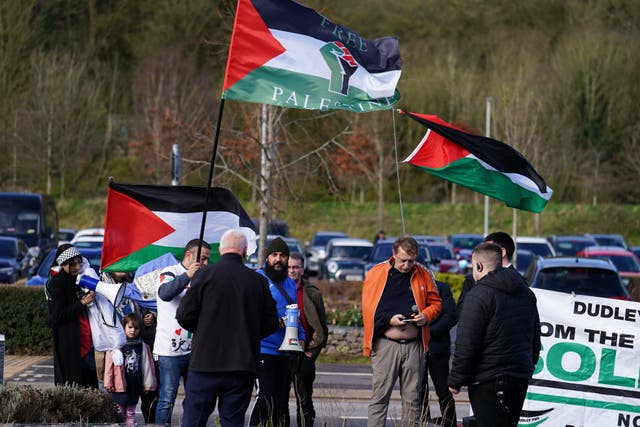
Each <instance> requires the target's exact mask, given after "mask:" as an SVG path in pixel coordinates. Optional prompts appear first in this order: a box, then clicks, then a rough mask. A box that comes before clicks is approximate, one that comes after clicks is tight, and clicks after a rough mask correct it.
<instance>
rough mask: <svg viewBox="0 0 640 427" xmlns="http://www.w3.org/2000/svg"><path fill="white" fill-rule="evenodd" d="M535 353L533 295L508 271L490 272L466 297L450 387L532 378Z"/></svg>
mask: <svg viewBox="0 0 640 427" xmlns="http://www.w3.org/2000/svg"><path fill="white" fill-rule="evenodd" d="M539 354H540V317H539V315H538V308H537V306H536V297H535V295H534V293H533V292H532V291H531V289H529V287H528V286H527V283H526V282H525V280H524V279H523V278H522V276H521V275H520V274H519V273H518V272H517V271H516V270H515V269H513V268H500V269H498V270H496V271H492V272H490V273H489V274H487V275H486V276H485V277H483V278H482V279H480V280H479V281H478V283H477V284H476V285H475V286H474V287H473V288H471V290H470V291H469V293H468V295H467V296H466V299H465V304H464V309H463V310H462V312H461V313H460V319H459V321H458V329H457V338H456V346H455V355H454V358H453V366H452V368H451V373H450V374H449V385H450V386H451V387H454V388H460V387H461V386H463V385H469V384H473V383H476V382H479V383H483V382H488V381H493V380H495V379H497V378H499V377H501V376H503V375H508V376H512V377H517V378H531V375H532V374H533V368H534V365H535V363H536V362H537V361H538V356H539Z"/></svg>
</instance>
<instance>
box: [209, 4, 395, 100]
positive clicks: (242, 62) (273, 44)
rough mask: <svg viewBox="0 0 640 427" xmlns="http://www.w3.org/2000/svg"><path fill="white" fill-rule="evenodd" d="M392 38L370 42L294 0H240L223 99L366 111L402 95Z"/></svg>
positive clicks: (393, 38)
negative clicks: (399, 88) (398, 89)
mask: <svg viewBox="0 0 640 427" xmlns="http://www.w3.org/2000/svg"><path fill="white" fill-rule="evenodd" d="M399 79H400V48H399V46H398V39H397V38H396V37H382V38H379V39H375V40H367V39H365V38H362V37H361V36H360V35H359V34H358V33H356V32H355V31H353V30H351V29H349V28H347V27H343V26H341V25H339V24H336V23H334V22H331V21H330V20H329V19H327V18H325V17H324V16H322V15H320V14H318V13H317V12H316V11H314V10H313V9H311V8H308V7H306V6H303V5H301V4H300V3H297V2H295V1H293V0H238V7H237V10H236V18H235V23H234V26H233V34H232V36H231V45H230V47H229V58H228V60H227V70H226V74H225V78H224V86H223V88H222V98H225V99H235V100H238V101H248V102H257V103H263V104H274V105H280V106H283V107H289V108H303V109H309V110H333V109H342V110H349V111H354V112H368V111H376V110H384V109H389V108H391V107H392V106H393V104H395V103H396V102H397V101H398V100H399V99H400V94H399V93H398V91H397V90H396V85H397V83H398V80H399Z"/></svg>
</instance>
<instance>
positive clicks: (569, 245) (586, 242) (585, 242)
mask: <svg viewBox="0 0 640 427" xmlns="http://www.w3.org/2000/svg"><path fill="white" fill-rule="evenodd" d="M548 240H549V242H550V243H551V246H553V249H554V250H555V251H556V255H558V256H562V255H564V256H575V255H576V254H577V253H578V252H580V251H581V250H582V248H586V247H587V246H596V245H597V244H598V242H596V241H595V240H594V239H593V238H591V237H586V236H556V235H552V236H549V239H548Z"/></svg>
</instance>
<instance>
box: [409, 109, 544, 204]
mask: <svg viewBox="0 0 640 427" xmlns="http://www.w3.org/2000/svg"><path fill="white" fill-rule="evenodd" d="M402 113H403V114H406V115H407V116H409V117H411V118H412V119H414V120H416V121H417V122H418V123H421V124H422V125H424V126H426V127H427V128H429V129H428V130H427V133H426V134H425V136H424V138H422V141H420V143H419V144H418V146H417V147H416V149H415V150H414V151H413V153H411V154H410V155H409V157H407V158H406V159H405V160H404V161H405V162H407V163H410V164H412V165H414V166H417V167H419V168H421V169H423V170H424V171H426V172H429V173H430V174H433V175H435V176H439V177H440V178H442V179H446V180H447V181H451V182H455V183H456V184H459V185H462V186H463V187H467V188H470V189H471V190H474V191H477V192H479V193H482V194H485V195H487V196H491V197H494V198H496V199H499V200H502V201H503V202H504V203H505V204H506V205H507V206H509V207H512V208H518V209H522V210H526V211H532V212H542V210H543V209H544V207H545V206H546V204H547V202H548V201H549V199H550V198H551V195H552V194H553V190H551V188H549V187H548V186H547V183H546V182H545V180H544V179H543V178H542V176H540V175H539V174H538V172H536V170H535V169H534V168H533V166H532V165H531V163H529V160H527V159H526V158H525V157H524V156H523V155H522V154H520V153H519V152H518V151H517V150H515V149H514V148H513V147H511V146H509V145H507V144H505V143H503V142H500V141H497V140H495V139H492V138H488V137H484V136H479V135H473V134H470V133H468V132H465V131H463V130H461V129H458V128H456V127H454V126H452V125H450V124H449V123H447V122H445V121H443V120H442V119H440V118H439V117H438V116H434V115H427V114H416V113H408V112H404V111H403V112H402Z"/></svg>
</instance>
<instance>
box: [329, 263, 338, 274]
mask: <svg viewBox="0 0 640 427" xmlns="http://www.w3.org/2000/svg"><path fill="white" fill-rule="evenodd" d="M327 271H329V273H331V274H333V273H335V272H336V271H338V263H337V262H335V261H329V262H328V263H327Z"/></svg>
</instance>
